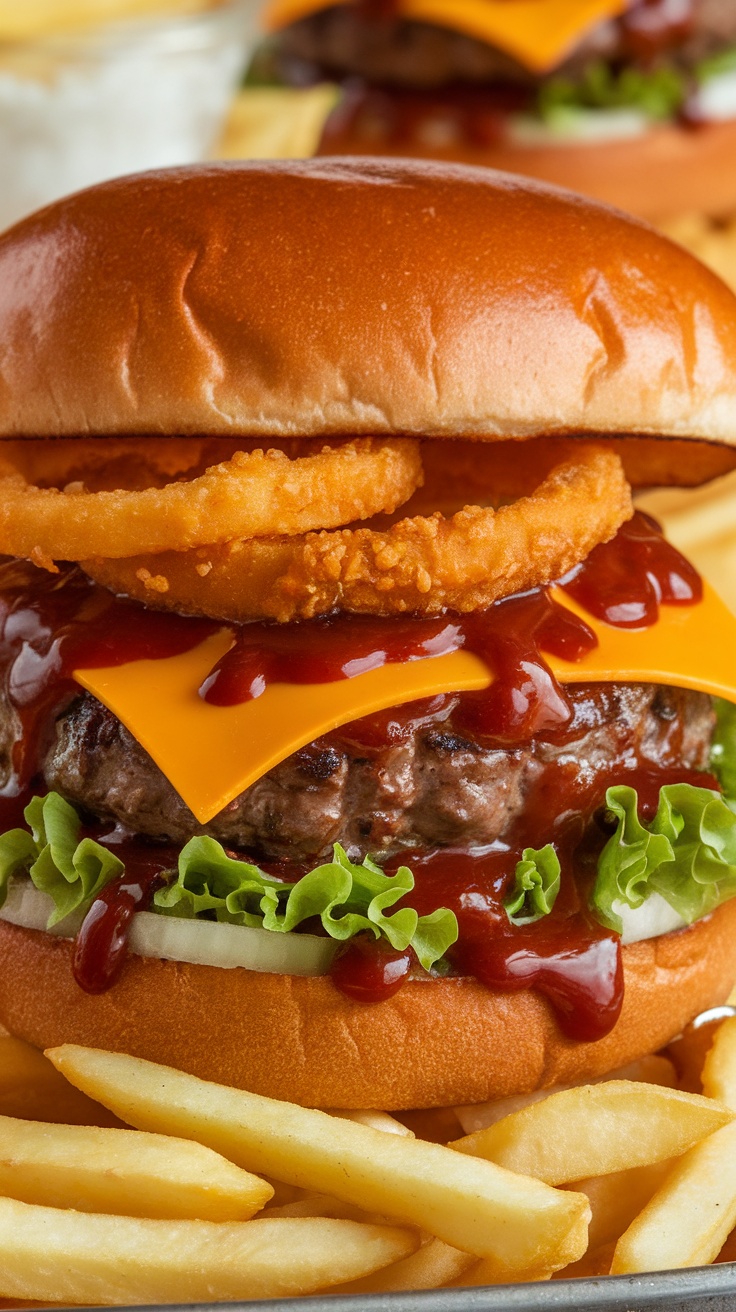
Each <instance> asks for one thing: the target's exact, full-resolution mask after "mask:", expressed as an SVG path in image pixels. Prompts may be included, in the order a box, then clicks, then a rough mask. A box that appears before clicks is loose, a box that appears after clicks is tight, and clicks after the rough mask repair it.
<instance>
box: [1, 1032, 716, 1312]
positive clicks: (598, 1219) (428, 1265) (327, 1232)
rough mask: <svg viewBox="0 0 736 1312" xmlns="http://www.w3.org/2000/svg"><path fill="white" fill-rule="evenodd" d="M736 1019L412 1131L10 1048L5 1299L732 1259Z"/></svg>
mask: <svg viewBox="0 0 736 1312" xmlns="http://www.w3.org/2000/svg"><path fill="white" fill-rule="evenodd" d="M728 1010H729V1009H727V1008H725V1009H719V1012H718V1013H717V1019H716V1020H714V1021H713V1022H711V1023H710V1025H708V1026H704V1027H702V1028H700V1029H697V1028H696V1029H693V1030H692V1031H691V1032H690V1033H689V1034H688V1035H686V1036H685V1037H684V1038H683V1039H681V1040H680V1041H676V1042H675V1043H674V1044H673V1045H672V1047H671V1048H670V1049H668V1051H667V1053H666V1054H663V1055H658V1056H652V1057H649V1058H644V1059H643V1060H641V1061H640V1062H637V1063H635V1064H634V1065H633V1066H631V1067H629V1068H627V1069H626V1070H623V1071H620V1072H617V1073H616V1075H615V1077H614V1078H606V1079H605V1080H601V1081H598V1082H597V1083H594V1084H588V1085H579V1086H575V1087H571V1088H566V1089H558V1090H547V1091H544V1092H538V1093H536V1094H529V1095H525V1096H519V1097H516V1098H513V1099H506V1100H504V1101H503V1102H497V1103H489V1104H485V1105H482V1106H474V1107H466V1108H453V1109H450V1108H445V1109H441V1110H438V1111H424V1112H414V1113H406V1114H405V1115H402V1117H401V1118H400V1119H399V1118H395V1117H392V1116H389V1115H387V1114H386V1113H383V1112H379V1111H364V1112H354V1111H351V1112H340V1111H336V1112H332V1113H326V1112H320V1111H312V1110H309V1109H306V1108H302V1107H298V1106H296V1105H294V1104H290V1103H282V1102H275V1101H273V1100H272V1099H269V1098H263V1097H260V1096H257V1095H254V1094H250V1093H246V1092H243V1091H242V1090H238V1089H231V1088H227V1087H225V1086H222V1085H218V1084H211V1083H208V1082H205V1081H203V1080H200V1079H196V1078H195V1077H194V1076H190V1075H186V1074H183V1073H182V1072H180V1071H176V1070H173V1069H171V1068H169V1067H164V1066H157V1065H154V1064H153V1063H150V1062H145V1061H140V1060H139V1059H137V1058H133V1057H128V1056H125V1055H121V1054H118V1053H110V1052H102V1051H99V1050H96V1049H90V1048H81V1047H75V1046H73V1045H66V1046H64V1047H60V1048H56V1049H52V1050H50V1051H49V1052H48V1053H47V1054H46V1056H43V1055H42V1054H41V1053H38V1052H36V1051H35V1050H34V1049H32V1048H29V1047H28V1045H26V1044H25V1043H22V1042H21V1041H20V1040H17V1039H15V1038H12V1037H11V1036H9V1035H0V1112H2V1113H4V1114H2V1115H0V1306H3V1307H13V1306H17V1300H30V1301H33V1302H37V1303H41V1304H45V1303H57V1304H58V1303H64V1304H88V1305H89V1304H95V1305H110V1306H112V1305H125V1304H137V1303H172V1302H177V1301H179V1302H198V1301H208V1302H210V1301H218V1300H236V1299H238V1300H247V1299H255V1298H261V1299H262V1298H275V1297H279V1296H282V1297H283V1296H292V1295H301V1294H312V1293H317V1292H319V1291H325V1292H330V1293H336V1292H340V1293H355V1294H362V1293H368V1292H380V1291H384V1292H388V1291H399V1290H417V1289H435V1288H440V1287H448V1286H472V1285H484V1284H498V1283H506V1282H510V1281H539V1280H547V1279H550V1278H553V1277H557V1278H559V1277H569V1276H585V1275H602V1274H605V1273H607V1272H609V1271H610V1272H612V1273H614V1274H622V1273H626V1272H644V1271H657V1270H664V1269H671V1268H674V1267H688V1266H699V1265H702V1264H704V1263H709V1262H713V1261H717V1260H728V1259H729V1242H730V1244H731V1245H732V1244H733V1242H734V1237H733V1236H732V1231H734V1228H735V1227H736V1013H734V1014H732V1015H730V1016H727V1018H725V1019H721V1017H722V1016H723V1014H724V1013H727V1012H728ZM711 1039H712V1043H711V1046H710V1047H709V1048H708V1047H707V1045H708V1043H710V1041H711ZM694 1090H697V1091H694ZM130 1127H134V1128H130ZM463 1129H465V1130H466V1131H470V1132H469V1133H466V1134H465V1135H462V1134H461V1133H460V1132H461V1131H462V1130H463ZM729 1236H731V1239H730V1241H729Z"/></svg>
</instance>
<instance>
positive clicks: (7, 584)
mask: <svg viewBox="0 0 736 1312" xmlns="http://www.w3.org/2000/svg"><path fill="white" fill-rule="evenodd" d="M217 627H218V626H217V625H216V624H213V623H212V622H211V621H210V620H197V619H191V618H188V617H186V616H179V615H166V614H163V613H161V612H156V611H149V610H144V609H143V608H142V607H141V606H140V605H139V604H138V603H137V602H132V601H124V600H122V599H121V598H119V597H115V596H113V595H112V593H110V592H107V591H106V590H105V589H104V588H98V587H96V586H95V585H94V584H91V583H90V582H89V580H88V579H86V578H85V576H84V575H83V574H82V573H81V571H80V570H77V569H69V568H67V569H64V570H63V571H62V572H61V573H59V574H50V573H47V572H46V571H45V570H40V569H37V568H36V566H35V565H32V564H29V563H28V562H27V561H11V562H8V563H6V564H3V565H1V566H0V669H1V670H2V671H3V673H4V676H5V690H6V694H7V698H8V701H9V702H10V705H11V706H12V707H13V709H14V711H15V712H16V716H17V719H18V724H19V732H18V734H17V737H16V740H15V742H14V744H13V750H12V777H11V779H10V780H9V781H8V783H7V785H6V787H5V789H4V790H3V791H4V792H5V793H6V794H7V796H8V797H12V796H16V795H18V794H20V793H22V792H23V790H24V789H26V788H28V786H29V784H30V782H31V780H32V778H33V775H34V774H35V773H36V771H37V769H38V767H39V761H40V759H41V756H42V753H43V750H44V748H45V746H46V741H47V735H48V731H49V729H50V727H51V726H53V724H54V721H55V719H56V717H57V715H58V714H59V712H60V710H61V709H62V708H63V706H64V704H65V702H67V701H69V700H70V699H71V697H73V696H74V694H75V693H78V692H79V687H78V685H77V684H76V683H75V682H74V680H73V678H72V674H73V672H74V670H75V669H85V668H86V669H94V668H95V667H96V666H98V665H99V666H105V665H125V664H126V663H127V662H128V661H137V660H155V659H161V658H164V657H167V656H177V655H179V654H181V653H182V652H185V651H189V650H190V649H191V648H192V647H196V646H197V645H198V644H199V643H200V642H202V641H203V640H204V638H205V637H207V636H208V635H209V634H210V633H212V632H214V631H216V629H217Z"/></svg>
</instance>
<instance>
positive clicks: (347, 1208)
mask: <svg viewBox="0 0 736 1312" xmlns="http://www.w3.org/2000/svg"><path fill="white" fill-rule="evenodd" d="M263 1215H264V1216H267V1217H268V1218H269V1220H270V1219H271V1218H272V1217H277V1216H281V1217H289V1216H292V1217H298V1216H310V1217H315V1216H329V1217H332V1219H333V1220H335V1221H338V1220H339V1221H365V1222H366V1223H367V1224H369V1225H389V1224H390V1222H389V1221H388V1220H387V1218H386V1217H385V1216H380V1215H378V1214H377V1213H375V1212H366V1211H365V1210H364V1209H363V1208H362V1207H356V1206H355V1204H354V1203H343V1202H341V1200H340V1199H339V1198H331V1197H330V1196H329V1194H305V1195H304V1197H303V1198H299V1199H298V1200H297V1201H296V1202H293V1203H285V1204H283V1206H281V1207H269V1208H268V1209H267V1211H265V1212H264V1214H263Z"/></svg>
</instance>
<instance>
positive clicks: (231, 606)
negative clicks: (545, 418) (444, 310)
mask: <svg viewBox="0 0 736 1312" xmlns="http://www.w3.org/2000/svg"><path fill="white" fill-rule="evenodd" d="M632 510H633V507H632V503H631V492H630V488H629V485H628V483H627V482H626V479H625V477H624V473H623V468H622V465H621V461H620V459H619V457H618V456H617V455H614V454H613V452H610V451H607V450H602V449H597V448H594V447H584V448H582V449H580V450H578V452H577V453H576V455H575V458H574V459H570V460H566V461H565V462H564V463H562V464H559V465H557V466H556V468H554V469H553V470H552V471H551V472H550V474H549V475H548V476H547V477H546V478H545V479H544V481H543V482H542V483H541V484H540V485H539V487H538V488H537V489H536V491H535V492H534V493H532V494H531V495H530V496H527V497H522V498H521V499H520V500H519V501H516V502H514V503H513V505H509V506H502V507H501V509H499V510H493V509H490V508H481V507H478V506H469V507H466V508H465V509H464V510H461V511H459V512H458V513H457V514H456V515H453V516H452V518H450V519H445V518H444V517H443V516H442V515H440V514H436V515H433V516H431V517H429V518H421V517H419V518H414V519H402V520H400V521H399V522H398V523H397V524H394V525H393V526H392V527H390V528H388V529H386V530H382V531H379V530H376V529H375V528H371V527H361V528H348V529H342V530H340V531H338V532H334V533H308V534H306V535H305V536H303V537H293V538H270V539H269V538H261V539H254V540H251V541H248V542H234V543H230V544H229V545H226V546H222V547H218V548H217V549H216V550H211V551H208V550H201V551H189V552H168V553H167V554H166V555H163V556H157V557H156V556H155V557H150V556H149V557H141V556H139V557H137V558H134V559H130V560H123V561H115V562H110V561H107V560H95V561H85V562H83V568H84V569H85V570H86V572H87V573H88V574H89V576H90V578H92V579H94V580H96V582H98V583H102V584H104V585H105V586H106V587H108V588H112V589H113V590H114V591H115V592H119V593H124V594H126V595H127V596H129V597H135V598H137V599H139V600H141V601H145V602H147V603H148V605H150V606H154V607H156V608H157V609H162V610H175V611H180V612H184V613H188V614H192V615H208V616H210V617H212V618H213V619H223V620H231V621H235V622H245V621H248V620H255V619H274V620H279V621H281V622H282V623H283V622H286V621H288V620H295V619H311V618H313V617H314V616H315V615H321V614H324V613H325V612H327V611H330V610H333V609H334V608H335V607H339V608H340V609H342V610H346V611H353V612H358V613H364V614H377V615H396V614H402V613H404V612H415V613H423V614H436V613H438V612H440V611H442V610H443V609H445V608H448V609H450V610H455V611H474V610H483V609H485V607H487V606H489V605H491V603H492V602H494V601H498V600H499V599H500V598H501V597H506V596H509V595H510V594H511V593H514V592H520V591H524V590H525V589H527V588H532V587H539V586H542V585H544V584H546V583H550V582H552V580H554V579H556V578H560V577H561V576H562V575H563V574H565V573H566V572H567V571H568V570H569V569H571V568H572V567H573V565H577V564H579V563H580V561H582V560H584V559H585V557H586V556H587V555H588V554H589V552H590V551H591V550H592V549H593V547H595V546H597V544H598V543H599V542H606V541H607V540H608V539H609V538H611V537H613V535H614V533H615V532H616V531H617V529H618V528H619V527H620V526H621V524H623V523H624V521H625V520H627V519H629V518H630V517H631V514H632Z"/></svg>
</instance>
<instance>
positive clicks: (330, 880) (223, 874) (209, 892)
mask: <svg viewBox="0 0 736 1312" xmlns="http://www.w3.org/2000/svg"><path fill="white" fill-rule="evenodd" d="M413 887H414V876H413V875H412V873H411V871H410V870H409V869H408V867H407V866H401V867H400V869H399V870H397V872H396V874H395V875H386V874H384V872H383V871H382V870H381V868H380V866H377V865H376V864H375V862H374V861H371V859H370V857H366V859H365V860H364V861H363V862H362V863H360V864H356V863H355V862H352V861H350V859H349V857H348V856H347V854H346V852H345V851H344V849H343V848H342V847H341V846H340V844H339V843H336V844H335V847H334V852H333V857H332V860H331V861H326V862H324V864H322V865H320V866H317V867H316V868H315V869H314V870H310V871H309V873H308V874H306V875H304V876H303V877H302V878H301V879H299V880H297V881H296V882H295V883H293V884H290V883H284V882H282V881H279V880H276V879H272V878H271V877H270V876H268V875H266V874H264V873H263V871H261V870H259V868H258V867H257V866H255V865H251V864H249V863H248V862H245V861H238V860H236V859H234V858H232V857H229V856H228V855H227V853H226V852H225V851H224V850H223V848H222V847H221V846H220V844H219V843H218V842H216V841H215V839H213V838H192V839H191V840H190V841H189V842H188V843H187V845H186V847H185V848H184V849H183V851H182V852H181V855H180V857H179V869H178V873H177V878H176V880H175V881H173V882H172V883H171V884H169V885H167V887H166V888H162V889H159V891H158V892H157V893H156V894H155V896H154V907H155V909H156V910H158V911H161V912H163V913H165V914H168V915H179V916H185V917H188V918H191V917H193V916H196V915H198V914H200V913H201V912H202V911H207V912H209V913H210V914H211V915H214V916H215V918H216V919H217V920H224V921H228V922H229V923H230V924H233V925H251V926H258V927H261V928H263V929H269V930H272V931H274V932H276V933H281V934H287V933H289V931H290V930H293V929H296V928H297V927H298V926H299V925H301V924H303V923H304V921H306V920H310V919H312V918H315V917H319V919H320V921H321V924H322V927H323V929H324V930H325V931H326V933H327V934H329V936H330V938H334V939H338V940H340V941H341V942H344V941H346V940H347V939H350V938H353V937H354V936H355V935H356V934H360V933H362V932H363V931H369V932H370V933H372V934H373V935H374V937H375V938H385V939H387V940H388V942H389V943H390V944H391V946H392V947H393V948H396V949H397V950H398V951H402V952H403V951H404V950H405V949H406V948H408V947H411V948H413V949H414V952H415V953H416V955H417V958H418V960H419V961H420V963H421V965H422V966H423V967H424V969H425V970H430V969H431V968H432V966H433V965H434V964H435V962H436V961H438V960H439V959H440V958H441V957H443V956H444V954H445V953H446V952H447V950H448V948H449V947H451V946H452V944H453V943H455V942H456V940H457V936H458V927H457V920H456V918H455V915H454V913H453V912H452V911H449V910H448V909H447V908H440V909H439V910H437V911H433V912H432V914H431V915H428V916H420V915H418V913H417V912H416V911H415V910H414V909H413V908H412V907H410V906H401V907H399V908H398V909H397V910H395V911H393V914H391V915H388V914H386V913H387V912H388V911H389V910H390V909H391V908H392V907H394V906H395V904H396V903H397V902H398V901H400V900H401V899H402V898H404V897H405V896H406V895H407V894H408V893H411V891H412V889H413Z"/></svg>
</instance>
